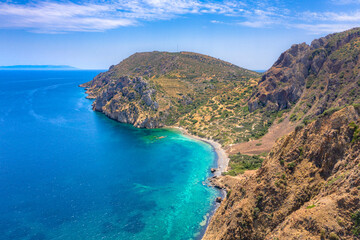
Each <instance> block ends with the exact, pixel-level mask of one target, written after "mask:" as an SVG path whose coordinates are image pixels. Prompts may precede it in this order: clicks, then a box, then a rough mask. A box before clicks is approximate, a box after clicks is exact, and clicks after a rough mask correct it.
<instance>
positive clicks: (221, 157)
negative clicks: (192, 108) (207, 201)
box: [170, 127, 229, 176]
mask: <svg viewBox="0 0 360 240" xmlns="http://www.w3.org/2000/svg"><path fill="white" fill-rule="evenodd" d="M170 129H176V130H179V131H180V132H181V133H182V134H184V135H186V136H188V137H190V138H192V139H195V140H199V141H203V142H206V143H208V144H210V145H211V146H212V147H213V149H214V151H215V152H216V155H217V169H216V171H215V172H214V175H215V176H221V174H222V173H223V172H226V171H227V168H228V165H229V157H228V155H227V153H226V152H225V150H224V149H223V148H222V146H221V144H220V143H218V142H216V141H214V140H211V139H206V138H202V137H198V136H196V135H192V134H190V133H189V132H188V131H187V130H186V129H184V128H182V127H171V128H170Z"/></svg>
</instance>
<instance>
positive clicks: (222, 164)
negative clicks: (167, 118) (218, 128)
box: [167, 127, 230, 240]
mask: <svg viewBox="0 0 360 240" xmlns="http://www.w3.org/2000/svg"><path fill="white" fill-rule="evenodd" d="M167 129H170V130H177V131H180V132H181V133H182V134H184V135H185V136H187V137H189V138H192V139H195V140H198V141H202V142H205V143H207V144H209V145H210V146H211V147H212V148H213V150H214V151H215V154H216V158H217V159H216V161H217V168H216V171H215V172H214V173H213V177H219V176H221V174H222V173H223V172H226V171H227V168H228V165H229V161H230V158H229V157H228V155H227V153H226V152H225V150H224V149H223V148H222V146H221V144H220V143H218V142H215V141H214V140H210V139H206V138H202V137H199V136H196V135H192V134H190V133H189V132H188V131H187V130H186V129H184V128H181V127H168V128H167ZM208 179H210V178H208ZM210 186H212V187H216V186H214V185H213V184H211V185H210ZM218 190H219V191H220V193H221V197H222V199H224V198H225V197H226V194H227V193H226V190H225V189H218ZM220 204H221V203H217V202H216V203H214V205H213V208H212V209H211V210H210V211H209V213H208V214H209V217H208V218H207V220H206V224H205V226H204V228H203V231H202V232H201V233H200V235H199V236H198V237H197V238H196V240H202V239H203V237H204V235H205V233H206V231H207V228H208V226H209V224H210V221H211V219H212V218H213V216H214V215H215V213H216V211H217V210H218V208H219V206H220Z"/></svg>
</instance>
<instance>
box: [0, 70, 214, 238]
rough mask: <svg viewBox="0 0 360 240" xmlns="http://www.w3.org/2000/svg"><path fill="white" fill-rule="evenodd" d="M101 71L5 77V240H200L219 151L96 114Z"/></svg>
mask: <svg viewBox="0 0 360 240" xmlns="http://www.w3.org/2000/svg"><path fill="white" fill-rule="evenodd" d="M99 72H100V71H0V239H4V240H5V239H11V240H15V239H28V240H35V239H36V240H45V239H56V240H60V239H85V240H90V239H121V240H127V239H139V240H146V239H154V240H160V239H171V240H173V239H174V240H175V239H186V240H188V239H197V238H199V237H200V236H201V234H202V232H203V231H204V226H205V224H206V219H208V218H209V212H211V210H212V209H213V208H214V199H215V198H216V197H217V196H219V195H220V193H219V192H218V191H217V190H215V189H213V188H211V187H208V186H206V185H204V182H205V180H206V179H207V177H209V176H210V175H211V174H210V171H209V169H210V167H213V166H214V165H215V164H216V163H215V162H216V161H215V158H216V154H215V153H214V151H213V149H212V148H211V146H210V145H208V144H205V143H203V142H200V141H195V140H192V139H189V138H187V137H186V136H183V135H181V134H180V133H178V132H175V131H171V130H164V129H161V130H160V129H158V130H144V129H136V128H134V127H131V126H129V125H125V124H120V123H117V122H115V121H113V120H110V119H108V118H107V117H105V116H104V115H103V114H101V113H97V112H93V111H92V110H91V103H92V101H91V100H88V99H85V96H86V95H85V93H84V89H82V88H79V87H78V85H79V84H81V83H84V82H87V81H89V80H91V79H92V78H93V77H94V76H95V75H97V74H98V73H99Z"/></svg>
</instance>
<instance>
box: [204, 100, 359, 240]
mask: <svg viewBox="0 0 360 240" xmlns="http://www.w3.org/2000/svg"><path fill="white" fill-rule="evenodd" d="M359 112H360V108H359V107H358V106H356V107H354V106H349V107H346V108H345V109H343V110H340V111H338V112H335V113H334V114H332V115H330V116H329V115H325V116H323V117H321V118H319V119H317V120H315V121H314V122H312V123H310V124H309V125H307V126H305V127H298V128H297V129H296V130H295V131H294V132H292V133H291V134H289V135H288V136H285V137H283V138H281V139H280V140H279V141H278V142H277V145H276V146H275V147H274V148H273V149H272V151H271V152H270V154H269V155H268V157H267V158H266V160H265V161H264V162H263V166H262V167H261V168H260V169H259V170H257V171H256V172H255V173H252V174H244V175H240V176H237V177H230V176H225V177H220V178H216V181H217V182H219V183H218V184H217V185H220V186H229V187H227V188H228V194H227V197H226V198H225V199H224V200H223V202H222V203H221V206H220V208H219V209H218V211H217V212H216V214H215V216H214V217H213V218H212V220H211V223H210V225H209V227H208V229H207V232H206V234H205V236H204V239H205V240H208V239H269V240H270V239H329V238H330V239H356V236H354V234H353V232H352V229H353V227H354V222H353V221H352V215H353V213H355V212H357V211H358V210H359V209H360V198H359V196H360V168H359V166H360V141H359V136H358V134H359V131H358V129H359V127H360V115H359ZM234 182H235V183H234Z"/></svg>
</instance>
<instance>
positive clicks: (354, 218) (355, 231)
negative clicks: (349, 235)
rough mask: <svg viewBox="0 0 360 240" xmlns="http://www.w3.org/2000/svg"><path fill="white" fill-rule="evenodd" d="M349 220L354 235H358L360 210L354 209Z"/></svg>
mask: <svg viewBox="0 0 360 240" xmlns="http://www.w3.org/2000/svg"><path fill="white" fill-rule="evenodd" d="M351 220H352V221H353V224H354V225H353V228H352V232H353V234H354V235H355V236H358V237H360V211H356V212H355V213H353V214H351Z"/></svg>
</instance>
